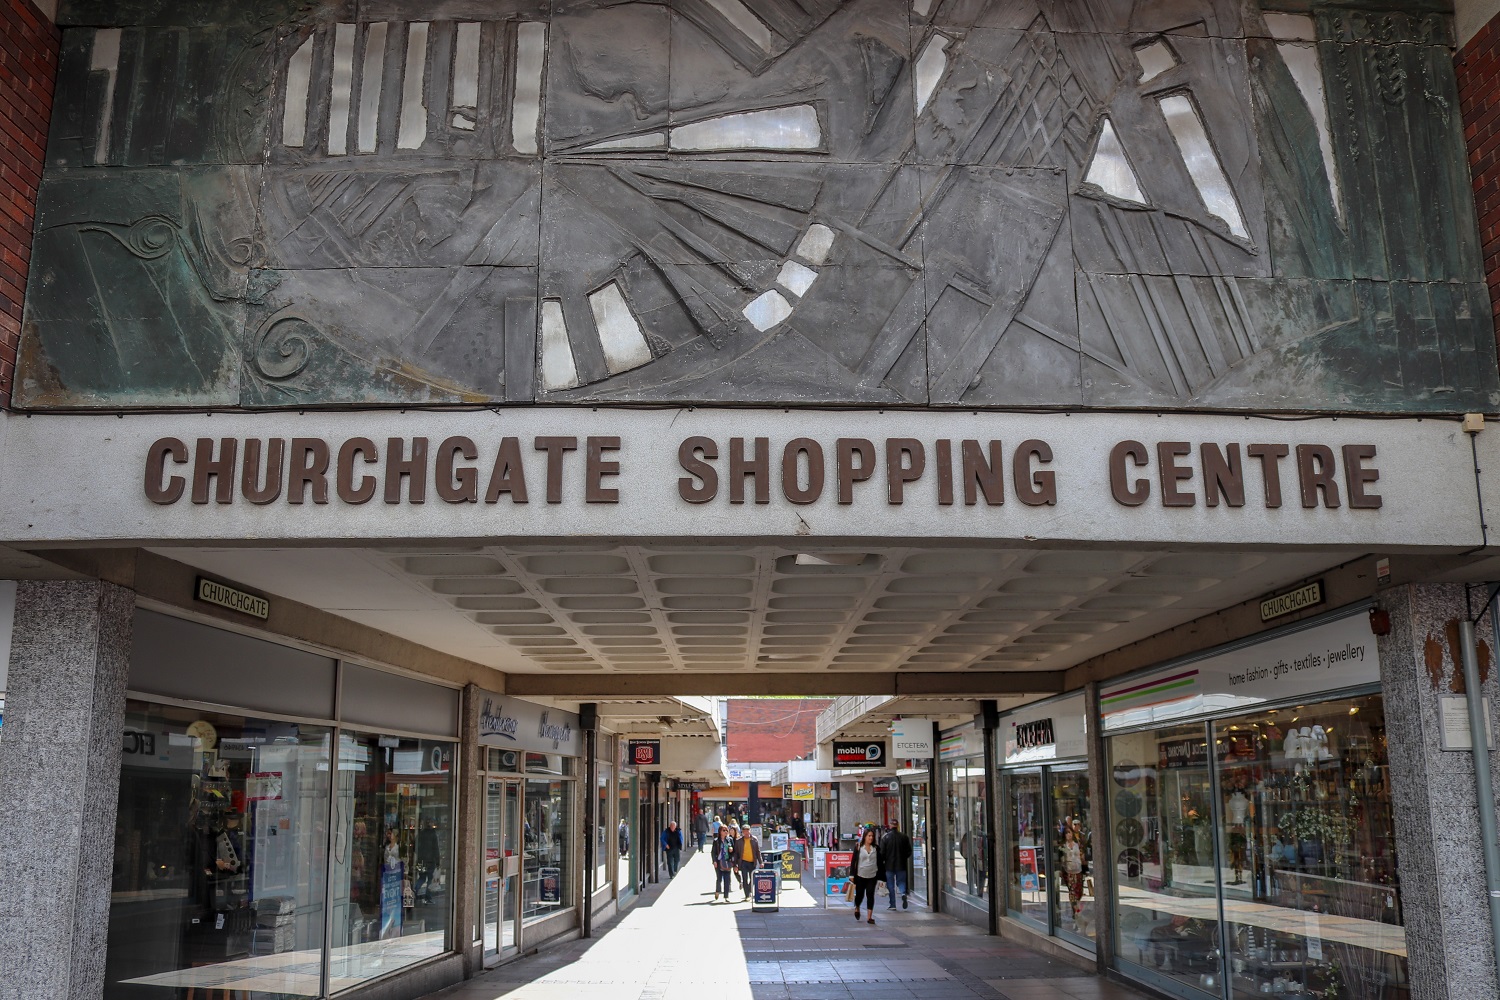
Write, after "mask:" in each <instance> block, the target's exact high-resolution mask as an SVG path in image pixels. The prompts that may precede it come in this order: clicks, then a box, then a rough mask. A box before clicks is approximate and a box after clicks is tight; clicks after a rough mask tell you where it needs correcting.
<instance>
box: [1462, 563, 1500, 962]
mask: <svg viewBox="0 0 1500 1000" xmlns="http://www.w3.org/2000/svg"><path fill="white" fill-rule="evenodd" d="M1496 593H1497V591H1496V590H1492V591H1491V592H1490V594H1491V596H1490V605H1489V607H1490V622H1491V623H1492V624H1493V623H1494V622H1495V620H1496V619H1495V616H1494V615H1495V596H1494V595H1495V594H1496ZM1458 638H1459V642H1458V646H1459V651H1460V653H1461V655H1462V658H1463V672H1464V691H1465V692H1466V694H1467V697H1466V699H1465V700H1466V701H1467V702H1468V706H1469V743H1470V745H1471V746H1472V747H1473V748H1474V788H1475V792H1476V795H1477V798H1478V800H1479V801H1478V805H1479V839H1480V842H1481V843H1483V844H1484V880H1485V888H1486V889H1488V890H1489V891H1488V896H1489V900H1490V943H1491V946H1492V947H1493V949H1494V962H1495V975H1496V981H1497V982H1500V841H1497V840H1496V833H1495V786H1494V783H1493V781H1492V780H1491V775H1490V748H1489V732H1490V729H1489V725H1488V720H1487V719H1486V718H1485V711H1484V689H1483V688H1482V687H1481V686H1480V683H1479V656H1478V654H1477V653H1476V651H1475V645H1474V623H1473V622H1472V621H1469V620H1468V618H1467V616H1466V617H1465V618H1464V620H1463V621H1461V622H1459V625H1458Z"/></svg>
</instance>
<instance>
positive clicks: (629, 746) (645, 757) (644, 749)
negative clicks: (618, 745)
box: [625, 738, 661, 767]
mask: <svg viewBox="0 0 1500 1000" xmlns="http://www.w3.org/2000/svg"><path fill="white" fill-rule="evenodd" d="M625 755H626V758H627V759H628V760H629V761H630V763H632V764H634V765H635V766H636V767H656V766H657V765H659V764H660V763H661V740H660V739H656V738H641V739H633V740H626V741H625Z"/></svg>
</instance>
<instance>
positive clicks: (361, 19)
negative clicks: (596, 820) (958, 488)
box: [16, 0, 1500, 412]
mask: <svg viewBox="0 0 1500 1000" xmlns="http://www.w3.org/2000/svg"><path fill="white" fill-rule="evenodd" d="M1286 6H1288V8H1291V7H1296V8H1297V9H1295V10H1293V9H1287V10H1275V9H1271V7H1269V6H1266V7H1259V8H1257V7H1254V6H1253V5H1250V6H1246V5H1243V4H1240V3H1237V2H1231V0H1166V2H1163V0H1154V2H1148V0H1139V2H1130V0H1069V2H1035V0H1033V2H1019V3H1017V2H1011V0H851V2H847V3H840V2H836V0H671V2H659V3H646V2H630V0H627V2H610V0H567V2H564V0H555V2H552V3H550V4H549V3H547V2H545V0H540V2H539V0H499V2H491V0H429V2H425V3H415V2H401V0H365V2H359V3H355V2H352V0H351V2H348V3H316V2H307V3H303V2H294V0H284V2H281V3H272V4H251V5H242V4H229V3H223V4H214V3H195V4H180V5H179V4H171V3H167V2H165V0H160V2H152V0H72V2H68V0H65V2H64V4H63V10H62V13H61V15H60V17H61V21H62V23H63V24H64V25H67V26H68V27H67V28H66V30H65V32H64V51H63V61H62V71H61V75H60V79H59V87H58V97H57V112H56V119H55V126H54V130H53V135H52V138H51V142H50V148H49V167H48V170H47V173H46V176H45V181H44V190H43V195H42V199H41V202H42V203H41V205H40V209H39V221H38V238H37V243H36V249H35V259H34V261H33V272H32V274H33V277H32V280H31V285H30V288H29V290H28V300H27V318H26V326H25V331H24V337H23V344H22V358H21V365H20V369H21V370H20V373H19V378H18V384H17V389H16V400H17V403H18V405H22V406H28V407H41V408H45V407H53V406H63V407H75V406H82V407H90V406H100V407H128V406H143V405H194V406H200V405H213V406H250V407H260V406H315V405H321V404H333V405H336V404H351V403H364V404H424V403H430V404H436V403H465V402H467V403H529V402H568V403H584V402H590V403H591V402H759V403H792V404H797V403H802V404H817V403H847V404H869V405H933V406H955V407H960V406H1061V407H1081V406H1146V407H1153V408H1173V407H1183V408H1189V407H1191V408H1201V407H1208V408H1247V409H1256V410H1276V409H1318V410H1327V409H1335V410H1346V409H1347V410H1374V411H1418V412H1421V411H1454V410H1466V409H1492V408H1494V406H1495V404H1496V403H1497V402H1500V393H1497V385H1496V374H1495V358H1494V353H1495V352H1494V334H1493V330H1492V326H1491V322H1490V318H1489V308H1488V306H1487V302H1488V298H1487V293H1486V291H1485V287H1484V284H1483V279H1482V273H1481V269H1480V262H1479V255H1478V249H1477V234H1476V232H1475V226H1474V222H1473V218H1474V214H1473V206H1472V198H1471V195H1470V192H1469V186H1468V174H1467V170H1466V168H1465V162H1466V161H1465V158H1464V151H1463V143H1462V137H1461V134H1460V125H1459V121H1458V112H1457V99H1456V96H1455V92H1454V82H1453V72H1452V66H1451V52H1450V45H1451V41H1452V39H1451V37H1450V33H1449V32H1450V28H1449V18H1448V16H1447V15H1446V14H1444V13H1442V12H1440V11H1437V10H1431V11H1428V10H1423V9H1419V8H1408V9H1407V10H1406V11H1404V12H1392V11H1388V10H1379V11H1377V10H1370V11H1360V10H1352V9H1350V8H1348V7H1342V6H1340V7H1334V6H1328V7H1323V6H1320V5H1317V4H1314V5H1312V7H1311V8H1310V9H1309V8H1308V6H1307V5H1305V4H1287V5H1286Z"/></svg>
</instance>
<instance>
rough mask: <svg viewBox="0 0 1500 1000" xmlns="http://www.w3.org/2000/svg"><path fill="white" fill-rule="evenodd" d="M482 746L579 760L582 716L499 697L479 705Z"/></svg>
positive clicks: (489, 697)
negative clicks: (580, 721)
mask: <svg viewBox="0 0 1500 1000" xmlns="http://www.w3.org/2000/svg"><path fill="white" fill-rule="evenodd" d="M479 742H480V744H481V745H483V746H491V747H509V748H511V749H514V750H525V751H528V752H530V753H557V754H563V755H565V756H568V757H576V756H578V747H577V742H578V716H577V715H575V714H574V713H572V712H564V711H561V710H559V709H556V708H548V707H547V706H545V705H537V704H534V703H532V702H529V701H521V700H520V699H518V698H507V697H505V696H503V695H498V694H483V695H481V696H480V702H479Z"/></svg>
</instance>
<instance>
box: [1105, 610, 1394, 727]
mask: <svg viewBox="0 0 1500 1000" xmlns="http://www.w3.org/2000/svg"><path fill="white" fill-rule="evenodd" d="M1379 681H1380V660H1379V658H1378V656H1377V655H1376V652H1375V636H1374V634H1373V633H1372V632H1371V631H1370V619H1369V616H1368V615H1366V614H1365V613H1364V612H1362V611H1361V612H1358V613H1355V614H1351V615H1346V616H1345V617H1343V618H1339V619H1336V620H1335V621H1331V622H1328V623H1327V624H1324V625H1318V626H1315V627H1312V628H1306V629H1299V630H1297V631H1294V632H1287V633H1283V634H1281V635H1279V636H1276V637H1275V638H1272V639H1267V640H1266V641H1265V642H1258V643H1255V644H1253V645H1249V646H1241V647H1238V648H1234V649H1230V650H1227V651H1225V652H1223V653H1218V654H1216V655H1211V656H1206V657H1204V658H1203V659H1201V660H1191V661H1187V662H1184V663H1179V664H1178V665H1176V666H1170V667H1164V668H1162V669H1160V670H1155V671H1152V672H1151V673H1148V674H1137V675H1135V676H1133V677H1129V678H1125V679H1122V680H1119V681H1116V682H1114V683H1112V684H1110V685H1108V686H1106V687H1104V688H1102V689H1101V690H1100V692H1099V708H1100V711H1101V713H1102V714H1103V716H1104V728H1105V729H1106V730H1118V729H1132V728H1135V727H1137V726H1147V725H1157V724H1160V723H1163V722H1169V721H1175V720H1182V719H1188V718H1194V717H1198V716H1208V715H1219V714H1222V713H1225V712H1231V711H1236V710H1241V709H1248V708H1253V707H1254V706H1256V705H1262V704H1265V703H1266V702H1273V701H1285V700H1287V699H1289V698H1299V697H1302V696H1305V695H1314V694H1321V693H1323V692H1325V691H1336V690H1339V689H1341V688H1350V687H1358V686H1360V685H1363V684H1374V683H1378V682H1379Z"/></svg>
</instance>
